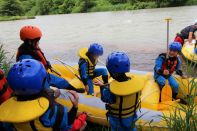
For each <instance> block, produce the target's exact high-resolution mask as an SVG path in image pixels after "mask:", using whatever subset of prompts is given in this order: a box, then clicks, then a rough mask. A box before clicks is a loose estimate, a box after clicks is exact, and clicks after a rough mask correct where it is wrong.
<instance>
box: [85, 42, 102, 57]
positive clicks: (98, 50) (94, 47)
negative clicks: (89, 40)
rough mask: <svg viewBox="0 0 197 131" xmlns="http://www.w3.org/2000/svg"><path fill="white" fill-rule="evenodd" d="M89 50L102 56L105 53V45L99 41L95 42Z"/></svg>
mask: <svg viewBox="0 0 197 131" xmlns="http://www.w3.org/2000/svg"><path fill="white" fill-rule="evenodd" d="M88 52H89V53H92V54H93V55H97V56H101V55H103V47H102V46H101V45H99V44H98V43H93V44H91V45H90V47H89V48H88Z"/></svg>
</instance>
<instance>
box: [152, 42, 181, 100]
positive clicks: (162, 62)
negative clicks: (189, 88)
mask: <svg viewBox="0 0 197 131" xmlns="http://www.w3.org/2000/svg"><path fill="white" fill-rule="evenodd" d="M181 48H182V46H181V44H180V43H179V42H172V43H171V44H170V45H169V52H168V53H167V54H166V53H162V54H160V55H159V56H158V58H157V59H156V61H155V67H154V79H155V81H156V82H157V83H158V84H159V86H160V88H161V89H162V88H163V87H164V86H165V84H166V80H168V81H169V84H170V86H171V88H172V92H173V94H172V97H173V98H174V99H176V96H177V94H178V90H179V84H178V83H177V81H176V80H175V78H174V77H173V76H172V74H173V73H174V72H175V71H176V74H178V75H180V76H181V77H184V76H183V73H182V71H181V60H180V58H179V57H178V54H179V52H180V51H181Z"/></svg>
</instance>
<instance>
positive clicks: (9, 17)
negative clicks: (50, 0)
mask: <svg viewBox="0 0 197 131" xmlns="http://www.w3.org/2000/svg"><path fill="white" fill-rule="evenodd" d="M35 18H36V17H35V16H0V21H14V20H26V19H35Z"/></svg>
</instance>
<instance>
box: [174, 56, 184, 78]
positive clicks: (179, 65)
mask: <svg viewBox="0 0 197 131" xmlns="http://www.w3.org/2000/svg"><path fill="white" fill-rule="evenodd" d="M176 74H177V75H180V76H183V72H182V70H181V60H180V58H179V57H178V63H177V66H176Z"/></svg>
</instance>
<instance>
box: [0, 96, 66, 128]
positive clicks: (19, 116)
mask: <svg viewBox="0 0 197 131" xmlns="http://www.w3.org/2000/svg"><path fill="white" fill-rule="evenodd" d="M54 107H55V106H51V107H49V101H48V100H47V99H46V98H44V97H40V98H37V99H34V100H28V101H17V99H16V97H12V98H10V99H8V100H7V101H6V102H4V103H3V104H2V105H1V106H0V121H2V122H9V123H12V124H13V125H14V128H15V129H16V130H17V131H38V130H39V131H52V130H57V129H58V127H59V125H60V124H61V122H62V121H61V120H62V119H63V118H62V117H63V115H62V112H63V111H64V107H63V106H62V105H57V108H56V109H57V115H54V113H55V108H54ZM48 109H51V112H50V113H49V119H52V117H53V116H56V118H55V122H56V123H55V124H54V126H53V127H47V126H44V124H43V122H42V120H41V119H40V117H41V116H42V115H43V114H44V113H45V112H46V111H47V110H48Z"/></svg>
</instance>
